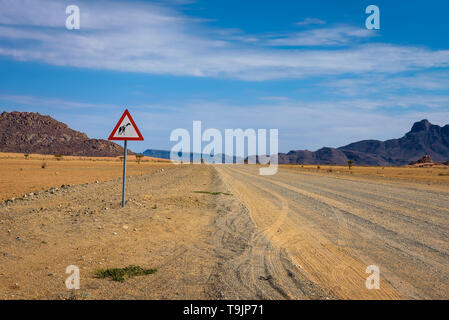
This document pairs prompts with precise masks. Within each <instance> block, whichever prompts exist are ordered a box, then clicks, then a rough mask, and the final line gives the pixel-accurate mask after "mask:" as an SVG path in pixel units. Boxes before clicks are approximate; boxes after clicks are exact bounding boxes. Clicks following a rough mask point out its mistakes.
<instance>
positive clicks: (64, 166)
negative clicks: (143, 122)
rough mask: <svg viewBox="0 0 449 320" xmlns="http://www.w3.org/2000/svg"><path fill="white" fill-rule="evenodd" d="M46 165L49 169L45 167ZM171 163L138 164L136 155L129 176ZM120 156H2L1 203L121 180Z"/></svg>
mask: <svg viewBox="0 0 449 320" xmlns="http://www.w3.org/2000/svg"><path fill="white" fill-rule="evenodd" d="M44 163H45V166H44V165H43V164H44ZM172 165H173V164H171V163H170V162H168V161H165V160H161V159H157V158H150V157H143V158H142V159H141V160H140V163H137V161H136V158H135V157H134V156H129V157H128V161H127V175H129V176H131V175H141V174H145V173H149V172H151V171H152V170H157V169H160V168H164V167H167V166H172ZM122 170H123V166H122V161H121V160H120V158H119V157H116V158H113V157H110V158H108V157H75V156H64V157H63V159H60V160H57V159H56V158H55V156H54V155H37V154H30V155H29V156H28V159H25V155H24V154H19V153H0V200H5V199H9V198H13V197H21V196H23V195H24V194H26V193H30V192H34V191H37V190H46V189H49V188H51V187H59V186H61V185H62V184H65V185H67V184H82V183H87V182H95V181H99V182H100V181H106V180H112V179H116V178H120V177H121V176H122V174H123V172H122Z"/></svg>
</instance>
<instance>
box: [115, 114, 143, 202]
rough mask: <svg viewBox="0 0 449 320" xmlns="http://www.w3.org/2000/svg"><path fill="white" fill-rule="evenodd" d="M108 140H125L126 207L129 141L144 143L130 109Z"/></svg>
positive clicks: (123, 199) (124, 180)
mask: <svg viewBox="0 0 449 320" xmlns="http://www.w3.org/2000/svg"><path fill="white" fill-rule="evenodd" d="M108 140H124V145H123V186H122V207H125V204H126V200H125V192H126V156H127V155H128V140H137V141H143V136H142V134H141V133H140V131H139V129H138V128H137V126H136V123H135V122H134V120H133V118H132V117H131V115H130V114H129V111H128V109H126V110H125V112H124V113H123V115H122V117H121V118H120V120H119V121H118V122H117V125H116V126H115V128H114V130H112V132H111V134H110V135H109V138H108Z"/></svg>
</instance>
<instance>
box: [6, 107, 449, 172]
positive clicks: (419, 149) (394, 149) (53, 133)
mask: <svg viewBox="0 0 449 320" xmlns="http://www.w3.org/2000/svg"><path fill="white" fill-rule="evenodd" d="M0 152H19V153H41V154H62V155H79V156H105V157H109V156H120V155H122V154H123V148H122V147H121V146H119V145H118V144H116V143H113V142H111V141H107V140H102V139H89V137H88V136H87V135H86V134H85V133H81V132H78V131H75V130H73V129H70V128H69V127H68V126H67V125H66V124H65V123H62V122H59V121H57V120H55V119H53V118H52V117H50V116H44V115H41V114H39V113H33V112H17V111H13V112H3V113H1V114H0ZM129 153H130V154H134V153H132V152H129ZM143 154H144V155H146V156H149V157H154V158H162V159H170V151H167V150H157V149H148V150H146V151H145V152H143ZM424 155H429V156H430V157H431V158H432V159H433V161H435V162H444V161H448V160H449V125H445V126H443V127H440V126H438V125H434V124H431V123H430V122H429V121H427V120H421V121H419V122H416V123H415V124H413V126H412V128H411V130H410V131H409V132H407V133H406V134H405V135H404V136H403V137H402V138H399V139H390V140H387V141H379V140H362V141H358V142H354V143H351V144H348V145H346V146H343V147H340V148H328V147H325V148H321V149H319V150H317V151H309V150H292V151H290V152H288V153H279V163H297V164H339V165H345V164H347V163H348V160H352V161H354V164H356V165H375V166H387V165H392V166H400V165H405V164H408V163H411V162H413V161H416V160H418V159H420V158H421V157H423V156H424ZM193 156H194V154H193V153H189V158H190V160H192V159H193ZM201 157H202V158H204V160H205V162H207V163H213V162H215V161H214V159H213V158H211V156H210V155H203V156H201V155H198V158H201ZM217 158H219V159H220V158H221V161H222V162H223V163H224V162H228V163H229V162H233V163H235V162H236V160H237V158H236V157H231V156H228V155H224V154H219V155H217ZM239 160H240V161H242V159H239Z"/></svg>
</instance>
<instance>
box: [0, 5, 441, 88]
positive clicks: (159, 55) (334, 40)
mask: <svg viewBox="0 0 449 320" xmlns="http://www.w3.org/2000/svg"><path fill="white" fill-rule="evenodd" d="M0 7H2V11H1V13H0V24H3V26H2V27H0V55H4V56H9V57H12V58H14V59H17V60H21V61H39V62H44V63H48V64H51V65H57V66H71V67H81V68H93V69H106V70H117V71H127V72H143V73H152V74H169V75H183V76H184V75H188V76H198V77H220V78H222V77H225V78H236V79H241V80H252V81H263V80H271V79H280V78H302V77H307V76H314V75H332V74H347V73H353V74H363V73H368V72H370V73H395V72H400V71H405V70H415V69H420V68H431V67H448V66H449V51H448V50H430V49H425V48H416V47H401V46H394V45H389V44H379V43H378V44H371V45H367V44H365V45H356V46H354V45H353V44H354V42H357V39H367V38H369V37H370V36H371V35H372V33H369V31H368V30H364V29H362V28H360V29H358V28H353V27H345V26H340V27H335V28H325V29H317V30H308V31H304V32H302V33H296V34H287V35H285V36H281V37H279V36H278V37H274V36H270V37H263V38H260V37H255V36H252V35H245V34H243V35H242V34H240V35H239V34H238V33H237V34H235V33H234V34H233V33H232V32H231V34H229V35H228V36H226V35H223V36H222V39H220V37H215V36H214V35H217V34H219V33H220V31H222V34H226V30H215V29H211V28H208V27H207V26H206V25H205V24H204V23H203V22H201V21H198V20H195V19H190V18H189V17H186V16H185V15H183V14H181V13H179V12H178V11H176V10H175V9H173V8H166V7H162V6H160V5H155V4H149V3H144V2H130V1H127V2H126V3H122V2H110V1H108V2H97V1H95V2H93V1H79V7H80V10H81V30H72V31H68V30H66V29H65V23H64V21H65V18H66V15H65V8H64V6H63V5H62V2H59V1H55V0H47V1H43V0H24V1H17V0H0ZM3 8H6V9H4V10H3ZM2 39H3V41H2ZM19 40H20V41H19ZM350 44H352V46H350V47H344V48H340V49H338V50H335V49H333V50H332V49H326V50H324V49H321V50H316V49H315V50H311V49H310V47H311V46H317V45H318V46H340V45H345V46H347V45H350ZM269 46H307V48H303V49H301V50H299V49H293V48H290V49H281V48H274V47H269Z"/></svg>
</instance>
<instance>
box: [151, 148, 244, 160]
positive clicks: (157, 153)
mask: <svg viewBox="0 0 449 320" xmlns="http://www.w3.org/2000/svg"><path fill="white" fill-rule="evenodd" d="M142 154H143V155H145V156H147V157H154V158H161V159H170V151H168V150H159V149H148V150H145V151H144V152H142ZM194 155H197V158H198V159H201V158H203V159H204V162H205V163H215V162H220V161H215V159H221V163H236V162H237V161H236V160H237V159H238V158H237V157H235V156H234V157H231V156H228V155H225V154H217V155H216V156H215V157H212V156H211V155H206V154H204V155H202V154H201V153H193V152H189V153H188V158H189V159H190V160H189V161H193V156H194ZM178 156H179V157H181V153H178ZM186 158H187V156H186ZM241 161H242V162H243V159H242V160H241Z"/></svg>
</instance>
